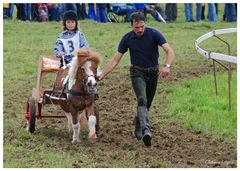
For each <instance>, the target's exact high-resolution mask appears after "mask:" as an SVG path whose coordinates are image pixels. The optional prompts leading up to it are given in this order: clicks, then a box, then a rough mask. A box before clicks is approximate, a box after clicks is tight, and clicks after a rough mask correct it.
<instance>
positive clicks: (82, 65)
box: [53, 48, 101, 143]
mask: <svg viewBox="0 0 240 171" xmlns="http://www.w3.org/2000/svg"><path fill="white" fill-rule="evenodd" d="M100 63H101V56H100V54H98V53H97V52H94V51H92V50H89V49H83V48H82V49H79V50H78V51H77V54H76V55H75V57H73V59H72V61H71V64H70V68H69V70H68V69H62V70H60V71H59V72H58V74H57V77H56V82H55V86H54V89H53V93H55V95H54V96H55V97H56V96H58V97H61V98H62V97H65V98H66V100H58V101H57V103H58V104H59V105H60V106H61V108H62V109H63V110H64V111H65V115H66V117H67V120H68V130H69V134H70V135H72V143H75V142H79V141H80V139H79V135H80V123H81V122H80V120H81V117H82V116H83V115H84V116H85V117H86V118H87V122H88V129H89V134H88V138H89V139H93V138H97V131H98V123H97V122H98V116H96V99H97V97H98V96H97V81H96V79H95V76H97V75H96V74H97V71H98V70H99V67H98V66H99V65H100ZM63 87H64V89H63Z"/></svg>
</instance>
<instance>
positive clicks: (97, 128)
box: [95, 102, 99, 134]
mask: <svg viewBox="0 0 240 171" xmlns="http://www.w3.org/2000/svg"><path fill="white" fill-rule="evenodd" d="M95 112H96V113H95V114H96V119H97V123H96V125H95V128H96V132H97V134H98V133H99V105H98V102H95Z"/></svg>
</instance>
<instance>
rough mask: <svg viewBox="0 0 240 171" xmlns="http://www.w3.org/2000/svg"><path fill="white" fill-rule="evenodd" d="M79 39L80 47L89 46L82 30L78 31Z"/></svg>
mask: <svg viewBox="0 0 240 171" xmlns="http://www.w3.org/2000/svg"><path fill="white" fill-rule="evenodd" d="M79 34H80V35H79V41H80V48H89V45H88V42H87V39H86V37H85V36H84V34H83V33H82V32H79Z"/></svg>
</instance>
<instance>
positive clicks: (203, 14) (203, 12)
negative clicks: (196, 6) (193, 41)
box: [201, 3, 205, 20]
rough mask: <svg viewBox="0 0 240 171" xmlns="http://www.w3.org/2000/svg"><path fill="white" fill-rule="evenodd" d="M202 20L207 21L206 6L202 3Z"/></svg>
mask: <svg viewBox="0 0 240 171" xmlns="http://www.w3.org/2000/svg"><path fill="white" fill-rule="evenodd" d="M201 19H202V20H205V4H204V3H202V12H201Z"/></svg>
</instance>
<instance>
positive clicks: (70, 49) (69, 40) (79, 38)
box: [54, 30, 89, 63]
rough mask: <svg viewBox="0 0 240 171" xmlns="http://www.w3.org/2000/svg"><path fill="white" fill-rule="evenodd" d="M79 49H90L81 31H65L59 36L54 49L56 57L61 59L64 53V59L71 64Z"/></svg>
mask: <svg viewBox="0 0 240 171" xmlns="http://www.w3.org/2000/svg"><path fill="white" fill-rule="evenodd" d="M79 48H89V45H88V42H87V40H86V38H85V36H84V34H83V33H82V32H80V31H68V30H65V31H63V32H62V33H61V34H60V35H59V36H58V39H57V42H56V44H55V47H54V55H55V56H56V57H61V56H60V53H61V52H64V53H65V55H64V59H65V61H66V62H67V63H69V62H71V60H72V58H73V56H74V53H75V52H76V51H77V50H78V49H79Z"/></svg>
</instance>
